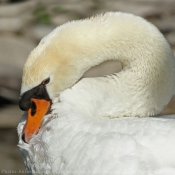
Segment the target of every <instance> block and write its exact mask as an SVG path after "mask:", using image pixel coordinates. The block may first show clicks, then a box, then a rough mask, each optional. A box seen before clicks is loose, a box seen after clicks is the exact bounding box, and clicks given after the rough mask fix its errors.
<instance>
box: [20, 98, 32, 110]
mask: <svg viewBox="0 0 175 175" xmlns="http://www.w3.org/2000/svg"><path fill="white" fill-rule="evenodd" d="M31 105H32V103H31V101H24V100H23V99H20V100H19V107H20V109H21V110H22V111H27V110H28V109H29V108H30V107H31Z"/></svg>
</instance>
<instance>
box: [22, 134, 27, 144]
mask: <svg viewBox="0 0 175 175" xmlns="http://www.w3.org/2000/svg"><path fill="white" fill-rule="evenodd" d="M22 140H23V142H25V143H27V142H26V141H25V134H22Z"/></svg>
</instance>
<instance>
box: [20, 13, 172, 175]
mask: <svg viewBox="0 0 175 175" xmlns="http://www.w3.org/2000/svg"><path fill="white" fill-rule="evenodd" d="M107 60H119V61H120V62H121V64H122V68H123V69H122V71H120V72H119V73H114V74H111V75H106V76H102V77H95V78H81V77H82V76H83V74H84V73H85V72H86V71H87V70H89V69H90V68H91V67H93V66H96V65H99V64H100V63H102V62H104V61H107ZM174 88H175V59H174V56H173V52H172V50H171V48H170V46H169V44H168V43H167V41H166V39H165V38H164V36H163V35H162V34H161V33H160V32H159V30H158V29H157V28H156V27H155V26H154V25H153V24H151V23H149V22H148V21H146V20H145V19H143V18H141V17H138V16H135V15H132V14H128V13H122V12H108V13H105V14H101V15H97V16H94V17H91V18H87V19H84V20H76V21H71V22H68V23H66V24H63V25H61V26H59V27H57V28H56V29H55V30H53V31H52V32H51V33H50V34H49V35H47V36H46V37H44V38H43V39H42V40H41V42H40V43H39V45H38V46H37V47H36V48H35V49H34V50H33V51H32V52H31V54H30V55H29V57H28V59H27V61H26V63H25V65H24V69H23V76H22V85H21V94H20V100H19V106H20V108H21V109H22V110H23V111H25V112H24V114H23V116H22V118H21V120H20V122H19V125H18V135H19V144H18V146H19V147H20V150H21V154H22V156H23V160H24V163H25V166H26V171H27V173H28V174H44V175H45V174H48V175H51V174H52V175H56V174H60V175H65V174H75V175H78V174H86V175H87V174H91V175H92V174H101V175H104V174H111V175H138V174H139V175H160V174H168V175H170V174H171V175H172V174H175V139H174V138H175V129H174V128H175V120H174V119H173V116H171V117H168V116H167V115H163V116H162V117H152V116H155V115H157V114H159V113H160V112H161V111H162V110H163V109H165V108H166V106H167V104H168V103H169V101H170V100H171V98H172V96H173V95H174Z"/></svg>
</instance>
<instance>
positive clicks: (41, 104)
mask: <svg viewBox="0 0 175 175" xmlns="http://www.w3.org/2000/svg"><path fill="white" fill-rule="evenodd" d="M31 101H32V106H31V108H29V110H28V112H27V121H26V124H25V126H24V129H23V135H22V137H23V140H24V141H25V142H26V143H28V142H29V141H30V139H31V137H32V135H34V134H37V133H38V131H39V128H40V126H41V124H42V119H43V117H44V116H45V115H46V114H47V112H48V110H49V108H50V105H51V102H50V101H47V100H44V99H35V98H32V99H31Z"/></svg>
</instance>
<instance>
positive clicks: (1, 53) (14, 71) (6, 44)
mask: <svg viewBox="0 0 175 175" xmlns="http://www.w3.org/2000/svg"><path fill="white" fill-rule="evenodd" d="M107 11H122V12H128V13H133V14H136V15H139V16H142V17H144V18H146V19H147V20H149V21H151V22H152V23H154V24H155V25H156V26H157V27H158V28H159V29H160V31H161V32H162V33H163V34H164V35H165V37H166V38H167V40H168V42H169V43H170V45H171V46H172V49H173V50H174V51H175V0H147V1H146V0H137V1H136V0H135V1H134V0H121V1H119V0H106V1H105V0H89V1H88V0H28V1H27V0H26V1H22V0H0V174H7V173H9V174H20V173H19V172H18V171H22V170H24V165H23V162H22V158H21V156H20V152H19V149H18V147H17V143H18V139H17V132H16V127H17V124H18V122H19V120H20V117H21V114H22V111H20V110H19V108H18V97H19V91H20V84H21V75H22V68H23V65H24V63H25V60H26V59H27V57H28V55H29V53H30V51H31V50H32V49H33V48H35V46H36V45H37V44H38V42H39V41H40V39H41V38H42V37H43V36H45V35H46V34H48V33H50V32H51V31H52V30H53V29H54V28H55V27H56V26H59V25H61V24H63V23H65V22H67V21H70V20H76V19H80V18H86V17H90V16H92V15H95V14H99V13H104V12H107Z"/></svg>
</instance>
